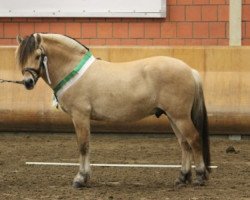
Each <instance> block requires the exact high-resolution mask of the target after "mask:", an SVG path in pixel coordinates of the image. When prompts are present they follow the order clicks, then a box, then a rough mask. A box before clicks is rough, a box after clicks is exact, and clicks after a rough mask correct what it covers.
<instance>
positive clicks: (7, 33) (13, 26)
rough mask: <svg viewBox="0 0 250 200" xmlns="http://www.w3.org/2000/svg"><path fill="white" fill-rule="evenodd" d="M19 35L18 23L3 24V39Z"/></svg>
mask: <svg viewBox="0 0 250 200" xmlns="http://www.w3.org/2000/svg"><path fill="white" fill-rule="evenodd" d="M18 34H19V24H18V23H4V37H5V38H15V37H16V36H17V35H18Z"/></svg>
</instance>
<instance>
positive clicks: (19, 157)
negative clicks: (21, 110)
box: [0, 133, 250, 200]
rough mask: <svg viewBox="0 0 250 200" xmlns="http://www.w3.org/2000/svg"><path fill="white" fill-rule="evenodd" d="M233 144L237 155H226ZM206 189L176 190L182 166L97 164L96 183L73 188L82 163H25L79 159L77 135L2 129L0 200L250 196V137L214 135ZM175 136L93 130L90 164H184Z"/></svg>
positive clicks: (246, 197)
mask: <svg viewBox="0 0 250 200" xmlns="http://www.w3.org/2000/svg"><path fill="white" fill-rule="evenodd" d="M229 146H233V147H234V148H235V149H236V152H234V153H226V149H227V148H228V147H229ZM211 154H212V164H213V165H218V169H214V170H213V172H212V174H211V175H210V180H209V182H208V184H207V185H206V186H205V187H193V186H191V185H190V186H188V187H186V188H181V189H175V188H174V187H173V182H174V180H175V179H176V177H177V176H178V174H179V169H157V168H155V169H152V168H151V169H145V168H111V167H109V168H108V167H93V168H92V178H91V187H89V188H84V189H82V190H77V189H74V188H72V187H71V183H72V180H73V178H74V176H75V174H76V172H77V170H78V167H57V166H28V165H25V162H26V161H44V162H77V161H78V151H77V146H76V139H75V135H74V134H52V135H49V134H3V133H0V199H1V200H2V199H4V200H7V199H25V200H30V199H34V200H35V199H46V200H47V199H91V200H92V199H93V200H98V199H101V200H113V199H114V200H116V199H122V200H126V199H136V200H146V199H157V200H160V199H163V200H167V199H192V200H197V199H220V200H221V199H233V200H234V199H235V200H236V199H237V200H238V199H250V178H249V177H250V140H241V141H229V140H228V139H218V138H212V139H211ZM180 155H181V154H180V149H179V146H178V144H177V140H176V138H169V137H166V136H165V135H153V134H147V135H144V134H142V135H138V134H136V135H133V134H130V135H129V134H126V135H125V134H121V135H117V134H93V135H92V138H91V163H143V164H180Z"/></svg>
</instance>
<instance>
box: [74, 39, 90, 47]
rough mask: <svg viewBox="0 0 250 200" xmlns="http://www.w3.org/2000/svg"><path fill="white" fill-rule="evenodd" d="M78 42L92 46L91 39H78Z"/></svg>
mask: <svg viewBox="0 0 250 200" xmlns="http://www.w3.org/2000/svg"><path fill="white" fill-rule="evenodd" d="M77 41H79V42H80V43H81V44H83V45H85V46H88V45H90V42H89V39H78V40H77Z"/></svg>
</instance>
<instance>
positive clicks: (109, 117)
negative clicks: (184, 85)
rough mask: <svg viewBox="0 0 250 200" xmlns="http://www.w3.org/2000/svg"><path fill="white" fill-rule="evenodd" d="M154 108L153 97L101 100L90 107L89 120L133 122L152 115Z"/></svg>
mask: <svg viewBox="0 0 250 200" xmlns="http://www.w3.org/2000/svg"><path fill="white" fill-rule="evenodd" d="M154 108H155V99H154V97H153V96H150V95H146V96H144V97H140V98H132V99H131V98H126V97H123V98H115V99H105V98H104V99H103V100H102V101H99V102H96V104H94V105H93V107H92V113H91V118H92V119H94V120H104V121H135V120H139V119H142V118H144V117H146V116H148V115H150V114H152V112H153V109H154Z"/></svg>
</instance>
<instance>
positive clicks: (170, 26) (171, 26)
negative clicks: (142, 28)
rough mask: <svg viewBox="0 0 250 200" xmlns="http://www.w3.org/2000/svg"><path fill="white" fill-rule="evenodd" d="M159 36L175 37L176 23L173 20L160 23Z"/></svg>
mask: <svg viewBox="0 0 250 200" xmlns="http://www.w3.org/2000/svg"><path fill="white" fill-rule="evenodd" d="M161 38H176V23H175V22H165V23H162V25H161Z"/></svg>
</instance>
